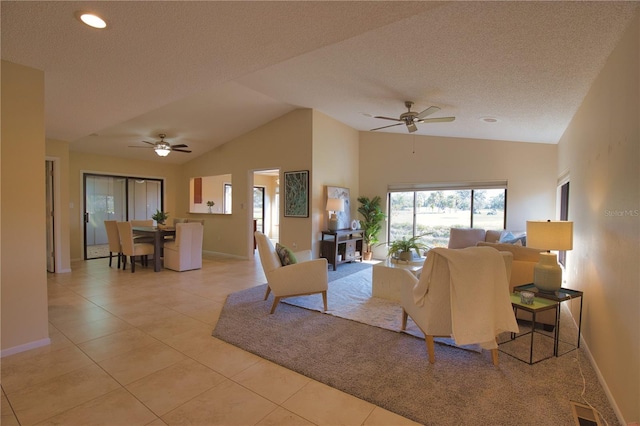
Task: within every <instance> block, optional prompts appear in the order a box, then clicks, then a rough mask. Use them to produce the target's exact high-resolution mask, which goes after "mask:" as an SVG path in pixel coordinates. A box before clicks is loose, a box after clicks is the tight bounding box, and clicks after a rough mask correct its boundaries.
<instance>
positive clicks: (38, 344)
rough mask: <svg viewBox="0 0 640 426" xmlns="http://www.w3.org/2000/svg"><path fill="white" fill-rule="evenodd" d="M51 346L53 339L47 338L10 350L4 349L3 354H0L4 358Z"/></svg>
mask: <svg viewBox="0 0 640 426" xmlns="http://www.w3.org/2000/svg"><path fill="white" fill-rule="evenodd" d="M50 344H51V339H50V338H48V337H47V338H46V339H40V340H36V341H33V342H29V343H25V344H24V345H19V346H14V347H12V348H9V349H3V350H2V352H0V358H4V357H5V356H9V355H14V354H17V353H20V352H24V351H29V350H31V349H36V348H40V347H42V346H47V345H50Z"/></svg>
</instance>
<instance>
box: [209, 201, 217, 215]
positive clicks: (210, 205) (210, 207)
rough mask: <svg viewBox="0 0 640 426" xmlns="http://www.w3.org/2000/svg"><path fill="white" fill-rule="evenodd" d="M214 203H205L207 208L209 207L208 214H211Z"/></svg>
mask: <svg viewBox="0 0 640 426" xmlns="http://www.w3.org/2000/svg"><path fill="white" fill-rule="evenodd" d="M215 205H216V203H214V202H213V201H207V207H209V213H213V206H215Z"/></svg>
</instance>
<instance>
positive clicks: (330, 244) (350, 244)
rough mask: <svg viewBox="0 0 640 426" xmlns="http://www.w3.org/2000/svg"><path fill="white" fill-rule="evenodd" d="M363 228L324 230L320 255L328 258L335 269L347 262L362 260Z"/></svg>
mask: <svg viewBox="0 0 640 426" xmlns="http://www.w3.org/2000/svg"><path fill="white" fill-rule="evenodd" d="M363 235H364V231H363V230H362V229H356V230H353V229H339V230H337V231H322V240H321V241H320V257H324V258H325V259H327V262H328V263H329V264H330V265H333V270H334V271H335V270H336V267H337V266H338V265H339V264H341V263H345V262H354V261H356V260H359V261H360V262H362V238H363Z"/></svg>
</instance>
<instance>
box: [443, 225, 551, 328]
mask: <svg viewBox="0 0 640 426" xmlns="http://www.w3.org/2000/svg"><path fill="white" fill-rule="evenodd" d="M450 231H451V233H450V236H449V248H465V247H473V246H489V247H493V248H495V249H496V250H498V251H508V252H511V253H512V254H513V262H512V265H511V278H510V279H509V290H510V291H511V292H513V288H514V287H516V286H519V285H523V284H529V283H532V282H533V269H534V267H535V265H536V264H537V263H538V261H539V259H540V252H541V251H543V250H540V249H536V248H531V247H526V246H522V245H518V244H509V243H500V242H499V241H500V237H501V235H502V233H503V231H494V230H484V229H477V228H473V229H471V228H451V230H450ZM514 234H516V233H514ZM517 317H518V319H523V320H527V321H531V319H532V315H531V314H530V313H529V312H525V311H518V316H517ZM536 322H538V323H542V324H544V325H546V326H554V325H555V323H556V316H555V312H554V311H545V312H541V313H540V314H538V315H537V316H536ZM547 328H548V327H547Z"/></svg>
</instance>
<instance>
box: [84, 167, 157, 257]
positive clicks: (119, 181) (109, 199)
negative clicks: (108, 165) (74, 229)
mask: <svg viewBox="0 0 640 426" xmlns="http://www.w3.org/2000/svg"><path fill="white" fill-rule="evenodd" d="M83 199H84V259H85V260H89V259H99V258H103V257H108V256H109V244H108V239H107V232H106V229H105V227H104V221H105V220H117V221H127V220H132V219H137V220H144V219H150V218H151V216H152V215H153V214H154V213H155V212H156V210H163V206H164V181H163V180H162V179H149V178H141V177H131V176H111V175H98V174H91V173H85V174H84V175H83Z"/></svg>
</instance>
